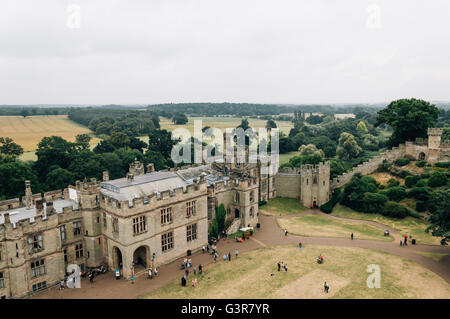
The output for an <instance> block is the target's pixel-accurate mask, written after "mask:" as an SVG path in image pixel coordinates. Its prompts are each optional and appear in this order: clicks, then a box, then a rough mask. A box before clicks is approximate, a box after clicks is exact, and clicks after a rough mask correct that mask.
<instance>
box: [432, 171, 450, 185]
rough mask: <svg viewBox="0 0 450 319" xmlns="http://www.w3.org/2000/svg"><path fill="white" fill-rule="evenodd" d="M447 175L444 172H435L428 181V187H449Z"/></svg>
mask: <svg viewBox="0 0 450 319" xmlns="http://www.w3.org/2000/svg"><path fill="white" fill-rule="evenodd" d="M447 181H448V179H447V175H446V174H445V173H443V172H433V173H431V175H430V178H429V179H428V186H430V187H439V186H444V185H447Z"/></svg>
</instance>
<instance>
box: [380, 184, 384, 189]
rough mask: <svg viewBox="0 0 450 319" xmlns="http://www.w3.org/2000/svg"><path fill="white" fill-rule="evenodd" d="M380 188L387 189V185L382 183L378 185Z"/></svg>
mask: <svg viewBox="0 0 450 319" xmlns="http://www.w3.org/2000/svg"><path fill="white" fill-rule="evenodd" d="M378 188H379V189H385V188H386V185H383V184H381V185H380V186H378Z"/></svg>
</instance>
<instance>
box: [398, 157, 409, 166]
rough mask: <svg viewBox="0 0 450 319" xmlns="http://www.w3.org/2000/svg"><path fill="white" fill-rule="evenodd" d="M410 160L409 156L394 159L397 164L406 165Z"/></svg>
mask: <svg viewBox="0 0 450 319" xmlns="http://www.w3.org/2000/svg"><path fill="white" fill-rule="evenodd" d="M409 162H410V160H409V158H399V159H397V160H395V161H394V164H395V165H397V166H405V165H408V164H409Z"/></svg>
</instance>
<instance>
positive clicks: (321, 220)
mask: <svg viewBox="0 0 450 319" xmlns="http://www.w3.org/2000/svg"><path fill="white" fill-rule="evenodd" d="M277 222H278V225H279V226H280V228H282V229H287V230H288V232H289V233H290V234H295V235H299V236H308V237H342V238H350V234H351V233H353V235H354V238H355V239H370V240H382V241H392V240H393V237H391V236H384V232H383V229H381V228H379V227H376V226H373V225H367V224H362V223H358V222H347V221H341V220H336V219H333V218H329V217H327V216H320V215H303V216H296V217H287V218H281V217H280V218H278V220H277Z"/></svg>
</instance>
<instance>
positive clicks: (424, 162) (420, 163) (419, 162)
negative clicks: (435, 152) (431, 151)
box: [416, 161, 427, 167]
mask: <svg viewBox="0 0 450 319" xmlns="http://www.w3.org/2000/svg"><path fill="white" fill-rule="evenodd" d="M425 164H427V161H418V162H416V166H417V167H424V166H425Z"/></svg>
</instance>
